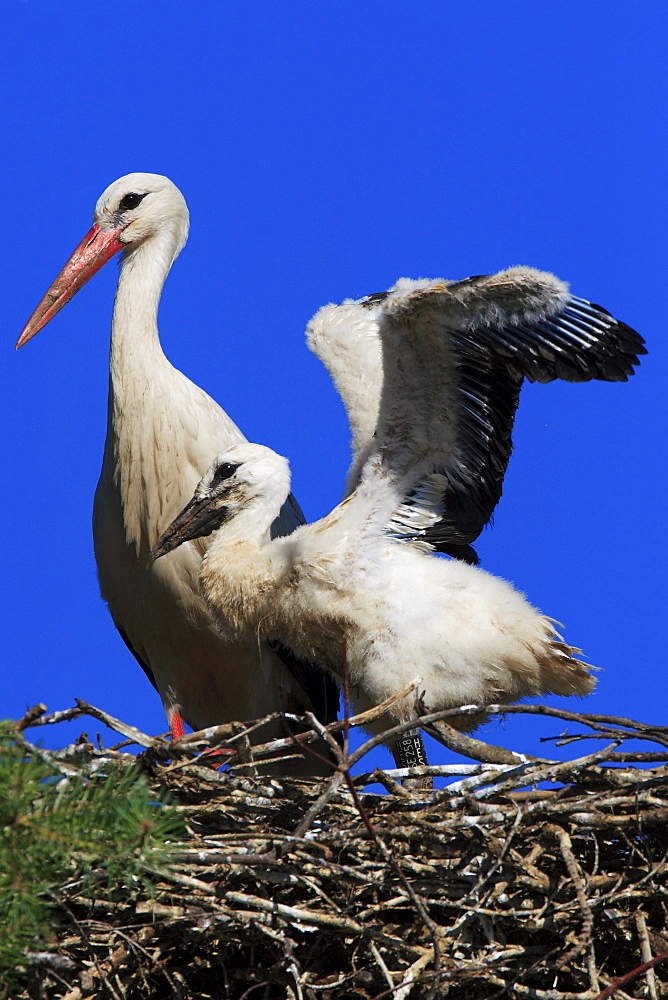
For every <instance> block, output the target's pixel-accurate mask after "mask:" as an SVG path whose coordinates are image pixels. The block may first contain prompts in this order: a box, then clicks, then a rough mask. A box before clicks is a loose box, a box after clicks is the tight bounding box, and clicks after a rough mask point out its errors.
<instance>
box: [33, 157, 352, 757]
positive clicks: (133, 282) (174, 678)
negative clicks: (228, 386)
mask: <svg viewBox="0 0 668 1000" xmlns="http://www.w3.org/2000/svg"><path fill="white" fill-rule="evenodd" d="M188 225H189V216H188V209H187V206H186V203H185V201H184V199H183V196H182V195H181V192H180V191H179V190H178V189H177V188H176V187H175V186H174V184H172V182H171V181H170V180H168V179H167V178H166V177H162V176H160V175H157V174H143V173H135V174H129V175H127V176H126V177H121V178H120V179H119V180H117V181H115V182H114V183H113V184H112V185H111V186H110V187H108V188H107V190H106V191H105V192H104V193H103V194H102V196H101V197H100V199H99V201H98V203H97V205H96V207H95V214H94V225H93V228H92V229H91V231H90V232H89V233H88V235H87V236H86V237H85V239H84V240H83V241H82V243H81V244H80V246H79V247H78V248H77V249H76V250H75V252H74V253H73V255H72V257H71V258H70V260H69V261H68V263H67V264H66V265H65V268H64V269H63V271H62V272H61V273H60V274H59V276H58V277H57V278H56V280H55V281H54V283H53V285H52V286H51V288H50V289H49V291H48V292H47V293H46V295H45V296H44V298H43V299H42V301H41V302H40V304H39V306H38V307H37V309H36V310H35V312H34V313H33V316H32V317H31V319H30V321H29V322H28V324H27V325H26V327H25V330H24V331H23V333H22V335H21V337H20V339H19V342H18V344H17V347H20V346H21V345H22V344H24V343H25V342H26V341H27V340H29V339H30V338H31V337H32V336H34V334H35V333H37V332H38V331H39V330H40V329H42V327H43V326H45V325H46V323H48V322H49V320H50V319H51V318H52V317H53V316H54V315H55V314H56V313H57V312H58V311H59V309H61V308H62V306H63V305H65V303H66V302H68V301H69V299H71V298H72V296H73V295H74V294H75V293H76V292H77V291H78V290H79V289H80V288H81V287H82V286H83V285H84V284H85V282H86V281H87V280H88V279H89V278H90V277H91V276H92V274H94V273H95V272H96V271H97V270H98V269H99V268H100V267H101V266H102V265H103V264H104V263H105V262H106V261H107V260H109V259H110V258H111V257H112V256H113V255H114V254H115V253H117V252H118V251H122V252H123V256H122V261H121V270H120V276H119V281H118V289H117V292H116V299H115V305H114V315H113V322H112V333H111V354H110V380H109V412H108V426H107V438H106V443H105V449H104V458H103V463H102V472H101V476H100V481H99V483H98V487H97V491H96V494H95V507H94V520H93V529H94V541H95V555H96V559H97V564H98V571H99V578H100V588H101V591H102V596H103V597H104V599H105V600H106V601H107V602H108V605H109V609H110V611H111V614H112V616H113V619H114V622H115V624H116V626H117V628H118V630H119V632H120V633H121V635H122V636H123V638H124V640H125V642H126V643H127V645H128V646H129V647H130V649H131V651H132V652H133V653H134V655H135V656H136V658H137V659H138V660H139V662H140V664H141V665H142V667H143V668H144V670H145V671H146V673H147V675H148V676H149V678H150V680H151V681H152V683H154V684H155V686H156V687H157V689H158V691H159V693H160V696H161V698H162V701H163V704H164V706H165V709H166V712H167V715H168V718H169V720H170V725H171V727H172V730H173V732H174V733H175V734H176V735H178V733H179V731H180V726H181V722H180V720H181V716H182V717H183V718H184V719H185V720H186V721H187V722H188V723H189V724H190V725H191V726H193V727H194V728H196V729H200V728H204V727H206V726H211V725H215V724H217V723H221V722H225V721H228V720H232V719H252V718H259V717H262V716H264V715H266V714H268V713H270V712H273V711H281V710H291V711H301V710H303V709H304V708H309V707H315V709H316V711H317V712H318V713H319V714H320V715H321V716H323V717H327V719H330V718H331V717H332V716H333V717H335V714H336V705H337V704H338V698H337V697H336V692H335V689H334V688H333V685H332V684H331V681H328V679H327V678H326V677H325V675H324V674H323V673H322V671H319V670H313V671H312V672H310V673H309V672H308V666H307V665H302V670H303V671H304V672H303V675H302V679H303V683H301V684H300V683H299V682H298V681H297V680H296V679H295V677H293V675H292V673H290V671H289V670H288V669H286V666H285V665H284V663H283V662H282V660H281V659H280V658H279V656H278V655H277V653H276V652H274V651H273V650H272V649H270V648H269V646H268V645H267V644H266V643H258V642H257V640H255V639H254V638H251V637H249V636H244V637H243V638H241V639H235V640H231V639H230V638H229V637H223V636H222V635H221V633H220V632H219V630H218V629H217V627H216V625H215V624H214V622H213V620H212V618H211V616H210V614H209V612H208V610H207V608H206V606H205V604H204V602H203V600H202V598H201V596H200V593H199V589H198V585H197V578H198V574H199V569H200V562H201V557H202V553H203V552H204V551H205V548H206V543H205V542H204V543H202V542H192V543H190V544H188V545H184V546H182V547H181V548H180V549H179V551H178V552H175V553H174V554H173V555H172V556H170V557H169V558H168V559H163V560H161V561H160V562H159V563H156V564H154V563H153V561H152V559H151V558H150V555H149V553H150V549H151V546H153V545H154V544H155V542H156V541H157V539H158V537H159V535H160V533H161V532H162V531H163V530H164V529H165V527H166V526H167V525H168V524H169V523H170V521H171V520H172V518H173V517H174V516H175V515H176V514H177V512H178V511H179V510H180V509H181V507H182V506H183V504H184V503H185V501H186V500H187V498H188V497H189V496H190V495H191V494H192V491H193V489H194V487H195V485H196V483H197V481H198V479H199V478H200V476H201V475H202V473H203V472H204V471H205V470H206V468H207V466H208V465H209V463H210V461H211V456H212V455H213V454H215V453H217V452H219V451H221V449H223V448H227V447H229V446H230V445H232V444H235V443H239V442H242V441H244V440H245V438H244V436H243V434H242V433H241V431H240V430H239V429H238V427H236V425H235V424H234V423H233V422H232V420H231V419H230V418H229V417H228V416H227V414H226V413H224V412H223V410H222V409H221V408H220V407H219V406H218V405H217V404H216V403H215V402H214V401H213V400H212V399H211V398H210V397H209V396H207V394H206V393H205V392H203V391H202V390H201V389H200V388H199V387H198V386H196V385H194V384H193V383H192V382H191V381H190V380H189V379H187V378H186V377H185V376H184V375H183V374H182V373H181V372H179V371H177V370H176V369H175V368H174V367H173V366H172V365H171V364H170V363H169V361H168V360H167V358H166V357H165V355H164V353H163V351H162V348H161V346H160V341H159V336H158V327H157V311H158V304H159V301H160V296H161V292H162V286H163V284H164V281H165V278H166V277H167V274H168V273H169V270H170V268H171V266H172V264H173V262H174V260H175V259H176V257H177V255H178V254H179V252H180V251H181V249H182V248H183V246H184V244H185V242H186V239H187V235H188ZM286 497H287V494H286ZM286 497H284V498H283V500H284V501H285V503H283V502H282V504H281V505H279V508H280V509H279V510H278V511H277V519H278V520H277V521H276V523H275V524H272V523H270V524H268V525H267V539H269V533H270V531H274V532H277V531H283V532H284V531H289V530H291V529H292V528H294V527H295V526H296V525H297V524H298V523H300V520H302V518H301V517H300V512H299V508H298V507H297V505H296V504H295V503H294V501H293V500H292V498H291V497H290V498H288V499H286ZM272 521H273V519H272ZM332 695H334V697H333V698H332ZM327 697H329V698H330V704H329V705H327V704H326V699H327ZM314 766H315V769H316V770H319V765H314ZM305 767H306V770H307V771H308V770H311V767H312V765H311V763H310V762H308V761H307V762H306V765H305Z"/></svg>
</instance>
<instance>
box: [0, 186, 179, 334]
mask: <svg viewBox="0 0 668 1000" xmlns="http://www.w3.org/2000/svg"><path fill="white" fill-rule="evenodd" d="M188 226H189V215H188V206H187V205H186V202H185V199H184V197H183V195H182V194H181V192H180V191H179V189H178V188H177V187H176V185H175V184H172V182H171V181H170V180H169V178H167V177H163V176H162V175H161V174H141V173H137V174H126V176H125V177H120V178H119V179H118V180H117V181H114V183H113V184H110V185H109V187H108V188H107V190H106V191H104V192H103V194H102V195H100V198H99V199H98V202H97V205H96V206H95V212H94V215H93V227H92V229H91V230H90V232H88V233H87V234H86V236H85V237H84V238H83V240H82V241H81V243H80V244H79V246H78V247H77V248H76V250H75V251H74V253H73V254H72V255H71V256H70V259H69V260H68V261H67V263H66V264H65V267H64V268H63V269H62V271H61V272H60V274H59V275H58V277H57V278H56V280H55V281H54V282H53V284H52V285H51V287H50V288H49V290H48V292H47V293H46V295H45V296H44V297H43V299H42V300H41V302H40V303H39V305H38V306H37V308H36V309H35V311H34V313H33V314H32V316H31V317H30V319H29V320H28V322H27V324H26V326H25V328H24V330H23V333H22V334H21V336H20V337H19V339H18V341H17V344H16V346H17V348H19V347H22V346H23V344H25V343H26V342H27V341H28V340H30V338H31V337H34V336H35V334H36V333H38V332H39V331H40V330H41V329H42V328H43V327H45V326H46V324H47V323H48V322H49V320H51V319H53V317H54V316H55V315H56V313H57V312H59V311H60V310H61V309H62V308H63V306H64V305H65V304H66V303H67V302H69V301H70V299H71V298H73V296H74V295H76V293H77V292H78V291H79V289H80V288H83V286H84V285H85V284H86V282H87V281H88V279H89V278H91V277H92V276H93V275H94V274H95V273H96V272H97V271H99V270H100V268H101V267H102V266H103V265H104V264H106V262H107V261H108V260H110V259H111V258H112V257H113V256H114V254H117V253H118V252H119V251H120V250H123V251H125V253H126V254H128V255H131V254H132V253H133V252H134V251H136V250H137V249H138V248H139V247H140V246H142V244H144V243H146V241H147V240H149V239H156V240H158V241H159V243H161V244H162V246H163V253H164V255H165V256H166V258H167V266H168V267H170V266H171V264H172V262H173V261H174V259H175V258H176V256H177V255H178V254H179V253H180V251H181V250H182V249H183V246H184V244H185V242H186V240H187V238H188Z"/></svg>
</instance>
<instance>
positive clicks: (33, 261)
mask: <svg viewBox="0 0 668 1000" xmlns="http://www.w3.org/2000/svg"><path fill="white" fill-rule="evenodd" d="M3 22H4V23H3V37H2V40H1V41H0V50H1V51H0V56H1V58H0V74H1V76H2V89H1V92H2V94H3V100H2V108H1V109H0V135H1V137H2V147H3V155H2V157H1V158H0V173H1V174H2V190H3V192H4V198H3V236H4V239H3V251H4V252H3V279H4V281H3V286H4V294H3V311H4V317H5V319H4V322H3V342H4V347H3V350H2V352H0V356H1V364H2V381H3V387H4V390H3V393H2V399H1V400H0V406H1V407H2V422H3V426H4V427H5V428H6V431H5V433H4V434H3V435H2V467H3V469H4V475H3V477H2V482H1V483H0V491H1V496H0V504H1V509H2V518H1V519H0V530H1V531H2V540H1V545H2V551H3V554H4V556H5V562H4V573H3V574H2V578H1V581H0V586H1V587H2V594H1V601H2V608H3V612H4V616H5V620H4V627H3V629H2V651H1V654H0V657H1V662H2V665H3V677H4V683H3V685H2V701H1V704H0V712H1V714H2V715H7V716H17V715H20V714H22V713H23V711H24V709H25V707H26V705H29V704H33V703H35V702H37V701H45V702H46V703H47V704H48V706H49V708H50V709H57V708H65V707H67V706H69V705H70V704H71V703H72V701H73V698H74V697H75V696H77V697H81V698H84V699H86V700H88V701H91V702H93V703H96V704H99V705H101V706H103V707H105V708H106V709H107V710H108V711H110V712H111V713H112V714H115V715H119V716H121V717H123V718H124V719H125V720H126V721H128V722H132V723H134V724H136V725H137V726H139V727H140V728H141V729H143V730H145V731H148V732H160V731H163V730H164V728H165V723H164V716H163V713H162V708H161V705H160V703H159V700H158V698H157V696H156V694H155V692H154V691H153V689H152V688H151V687H150V686H149V684H148V683H147V681H146V680H145V678H144V675H143V674H142V672H141V671H140V670H139V668H138V667H137V666H136V664H135V662H134V660H133V659H132V657H131V656H130V655H129V654H128V652H127V651H126V649H125V647H124V645H123V643H122V641H121V640H120V638H119V637H118V636H117V634H116V632H115V630H114V628H113V625H112V623H111V620H110V618H109V616H108V613H107V611H106V609H105V607H104V605H103V603H102V602H101V600H100V598H99V595H98V591H97V582H96V576H95V565H94V559H93V552H92V542H91V529H90V519H91V507H92V497H93V492H94V488H95V483H96V480H97V475H98V472H99V465H100V460H101V454H102V444H103V440H104V433H105V421H106V393H107V354H108V334H109V325H110V318H111V308H112V299H113V291H114V287H115V281H116V273H117V272H116V268H115V267H114V266H113V265H110V266H107V268H105V269H104V270H103V271H102V272H101V273H100V274H99V275H97V276H96V277H95V279H94V280H93V281H91V283H90V284H89V285H88V286H86V288H85V289H84V290H83V291H82V292H81V293H80V294H79V295H78V296H77V297H76V298H75V299H74V300H73V302H72V303H71V304H70V305H69V306H68V307H67V308H66V309H65V310H64V311H63V312H62V313H60V315H59V316H58V317H57V318H56V319H55V320H54V321H53V322H52V323H51V324H50V325H49V327H47V329H46V330H45V331H43V332H42V333H40V334H39V336H38V337H37V338H35V340H34V341H32V342H31V343H30V344H29V345H28V346H27V347H25V348H24V349H23V350H22V351H20V352H19V353H18V354H15V353H14V350H13V346H14V343H15V341H16V338H17V336H18V334H19V332H20V330H21V328H22V327H23V324H24V323H25V321H26V319H27V318H28V316H29V315H30V313H31V312H32V310H33V308H34V306H35V305H36V304H37V302H38V300H39V299H40V298H41V296H42V294H43V293H44V291H45V290H46V288H47V287H48V285H49V284H50V282H51V281H52V279H53V278H54V277H55V275H56V273H57V272H58V270H59V269H60V267H61V266H62V264H63V263H64V262H65V260H66V258H67V257H68V256H69V254H70V252H71V251H72V250H73V248H74V247H75V246H76V245H77V243H78V242H79V240H80V239H81V237H82V236H83V234H84V233H85V232H86V231H87V229H88V227H89V224H90V217H91V214H92V210H93V206H94V204H95V201H96V199H97V197H98V195H99V194H100V193H101V191H102V190H103V189H104V188H105V187H106V186H107V185H108V184H109V183H110V182H111V181H112V180H114V179H115V178H116V177H118V176H120V175H121V174H125V173H128V172H130V171H135V170H145V171H153V172H157V173H164V174H167V175H168V176H169V177H171V178H172V180H174V181H175V182H176V183H177V184H178V185H179V187H180V188H181V190H182V191H183V193H184V195H185V197H186V200H187V201H188V204H189V207H190V211H191V236H190V241H189V243H188V245H187V247H186V249H185V250H184V252H183V253H182V255H181V257H180V258H179V260H178V262H177V264H176V265H175V267H174V269H173V271H172V273H171V275H170V276H169V278H168V281H167V284H166V287H165V293H164V296H163V303H162V306H161V312H160V328H161V335H162V341H163V346H164V349H165V351H166V353H167V355H168V357H169V358H170V360H171V361H172V362H173V363H174V364H175V365H176V366H177V367H179V368H181V369H182V370H183V371H184V372H185V373H186V374H187V375H188V376H189V377H191V378H192V379H193V380H194V381H196V382H197V383H199V384H200V385H201V386H203V387H204V388H205V389H206V390H207V391H208V392H209V393H210V394H211V395H212V396H213V397H214V398H216V399H217V400H218V401H219V402H220V403H221V404H222V405H223V406H224V408H225V409H226V410H227V411H228V412H229V413H230V415H231V416H232V417H233V418H234V419H235V420H236V422H237V423H238V424H239V425H240V427H241V428H242V430H243V431H244V432H245V433H246V435H247V436H248V437H249V438H250V439H251V440H257V441H261V442H263V443H265V444H268V445H270V446H271V447H273V448H275V449H276V450H277V451H279V452H281V453H283V454H286V455H288V456H289V457H290V458H291V460H292V468H293V477H294V489H295V493H296V495H297V497H298V499H299V501H300V503H301V504H302V507H303V508H304V511H305V512H306V514H307V516H308V517H309V518H310V519H313V518H316V517H318V516H321V515H323V514H324V513H326V512H327V511H328V510H329V509H331V507H332V506H333V505H334V504H335V503H336V502H337V501H338V499H339V498H340V495H341V491H342V487H343V480H344V475H345V471H346V467H347V460H348V432H347V427H346V421H345V416H344V414H343V411H342V407H341V404H340V402H339V400H338V399H337V396H336V394H335V391H334V389H333V387H332V385H331V384H330V382H329V379H328V376H327V374H326V373H325V372H324V371H323V370H321V368H320V366H319V363H318V362H317V361H316V359H315V358H313V357H312V356H311V355H310V354H309V353H308V352H307V350H306V348H305V346H304V341H303V331H304V328H305V324H306V322H307V321H308V319H309V318H310V316H311V315H312V314H313V313H314V312H315V310H316V309H317V308H318V307H319V306H320V305H322V304H323V303H325V302H327V301H340V300H341V299H343V298H345V297H347V296H353V297H355V296H360V295H364V294H366V293H369V292H375V291H379V290H381V289H384V288H387V287H388V286H389V285H391V284H392V283H393V282H394V281H395V280H396V279H397V278H398V277H400V276H402V275H408V276H410V277H420V276H429V277H435V276H445V277H447V278H460V277H464V276H466V275H469V274H480V273H487V272H493V271H497V270H500V269H501V268H504V267H507V266H510V265H513V264H530V265H533V266H535V267H539V268H543V269H546V270H551V271H554V272H555V273H556V274H558V275H559V276H560V277H562V278H565V279H567V280H569V281H570V282H571V284H572V287H573V290H574V291H575V292H576V293H577V294H579V295H582V296H584V297H586V298H590V299H592V300H593V301H595V302H599V303H600V304H602V305H604V306H605V307H606V308H608V309H609V310H610V311H611V312H612V313H613V314H614V315H615V316H617V317H618V318H619V319H622V320H624V321H625V322H627V323H629V324H630V325H631V326H633V327H635V328H636V329H637V330H638V331H640V332H641V333H642V334H643V335H644V336H645V337H646V339H647V340H648V346H649V349H650V354H649V355H648V357H647V358H646V359H645V360H644V361H643V364H642V367H641V369H640V371H639V374H638V375H637V376H636V377H635V378H634V379H633V380H632V381H631V382H629V383H628V384H597V383H592V384H587V385H565V384H552V385H548V386H529V387H527V388H526V389H525V391H524V393H523V399H522V402H521V406H520V412H519V416H518V421H517V425H516V431H515V454H514V457H513V459H512V461H511V466H510V470H509V473H508V477H507V480H506V488H505V494H504V497H503V499H502V501H501V504H500V506H499V508H498V511H497V514H496V517H495V522H494V526H493V527H492V528H490V529H487V530H486V531H485V533H484V535H483V536H482V538H481V540H480V543H479V545H478V549H479V553H480V555H481V557H482V560H483V565H484V566H485V567H486V568H487V569H489V570H491V571H492V572H495V573H498V574H499V575H501V576H504V577H506V578H508V579H510V580H512V581H513V582H514V583H515V585H516V586H517V587H518V588H519V589H520V590H522V591H523V592H525V593H526V594H527V595H528V597H529V599H530V600H531V601H532V602H533V603H535V604H536V605H538V606H540V607H541V608H542V609H543V610H544V611H545V612H546V613H547V614H550V615H552V616H553V617H555V618H557V619H559V620H560V621H562V622H564V623H565V625H566V637H567V639H568V640H569V641H570V642H572V643H573V644H575V645H579V646H581V647H582V648H583V649H584V651H585V653H586V655H587V657H588V658H589V660H590V662H592V663H594V664H596V665H597V666H599V667H601V668H603V669H602V671H601V674H600V679H599V687H598V690H597V692H596V694H594V695H593V696H591V697H590V698H589V699H587V701H586V702H584V703H581V707H582V708H583V710H589V711H593V712H606V713H614V714H623V715H630V716H633V717H636V718H641V719H642V720H643V721H647V722H654V723H661V724H665V723H666V722H667V721H668V720H667V715H668V713H667V711H666V710H667V708H668V697H667V696H666V694H665V687H664V685H663V683H662V682H659V683H657V680H656V678H657V676H659V677H662V675H663V672H664V669H665V663H664V657H665V654H664V647H665V645H666V639H665V635H666V629H665V623H664V613H665V607H666V596H667V595H666V586H665V541H664V539H665V529H664V520H665V514H664V512H665V509H666V482H665V471H664V470H665V464H664V454H665V447H664V441H665V417H664V414H665V402H664V395H665V392H664V386H665V384H666V353H667V351H666V338H665V333H664V328H665V318H664V308H663V306H664V299H665V287H664V282H663V280H662V279H663V276H664V275H665V273H666V231H667V228H668V227H667V221H668V220H667V218H666V214H667V213H666V187H667V185H666V162H667V160H668V143H667V141H666V129H665V117H664V116H665V108H666V105H667V103H668V94H667V93H666V73H665V52H666V46H667V43H668V7H667V6H666V5H665V4H663V3H657V2H645V0H635V2H634V3H618V2H602V3H594V2H593V0H584V2H583V0H577V2H570V0H562V2H542V3H536V2H522V0H514V2H512V0H509V2H505V3H492V2H468V3H458V4H456V3H446V2H444V0H443V2H430V0H426V2H415V3H410V4H409V3H399V2H396V0H386V2H384V3H382V4H381V3H377V2H360V0H357V2H348V0H336V2H326V0H322V2H318V3H312V2H304V0H296V2H291V3H289V4H288V3H278V2H262V0H258V2H253V3H249V2H246V0H243V2H242V0H239V2H219V3H212V2H204V3H199V4H194V3H193V4H185V3H176V2H174V0H161V2H154V0H141V2H134V3H128V2H123V0H117V2H113V3H104V4H102V3H93V4H91V3H88V2H87V3H83V2H78V0H74V2H73V0H70V2H68V3H67V4H63V3H61V2H45V0H43V2H39V0H25V2H18V0H6V3H5V5H4V12H3ZM553 702H554V703H555V704H561V705H562V706H563V707H570V704H569V703H568V702H566V701H565V700H563V699H561V700H560V699H553ZM573 707H575V706H573ZM81 728H86V729H87V730H88V731H89V732H95V731H96V730H97V728H98V727H97V726H96V725H95V724H88V723H85V724H84V725H83V726H82V724H77V725H74V726H73V727H71V729H69V730H68V729H66V728H65V727H63V728H61V729H60V731H59V732H57V733H56V732H52V733H49V734H45V737H44V738H45V740H46V741H47V742H48V743H53V742H55V743H62V742H63V741H64V740H66V739H68V738H70V737H71V736H72V735H75V734H76V732H78V731H79V730H80V729H81ZM562 728H563V725H562V724H559V723H556V722H555V723H553V724H552V723H546V722H545V721H544V720H543V721H540V722H532V721H531V720H523V719H522V718H521V717H514V718H511V719H509V720H508V721H507V722H506V723H504V724H500V723H493V724H492V725H491V726H489V727H487V728H486V729H485V730H483V731H481V735H482V736H483V737H485V738H488V739H490V740H491V741H493V742H499V743H503V744H504V745H507V746H512V747H513V748H515V749H518V750H528V751H529V752H534V753H536V752H544V748H541V745H540V744H539V743H538V742H537V739H538V736H539V735H551V734H554V733H556V732H559V731H560V730H561V729H562ZM448 756H449V755H448V754H447V752H446V751H445V750H440V749H437V750H436V751H435V752H434V754H433V758H434V760H438V761H439V762H440V761H445V760H447V759H448ZM383 760H384V762H385V763H389V759H388V758H383Z"/></svg>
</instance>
